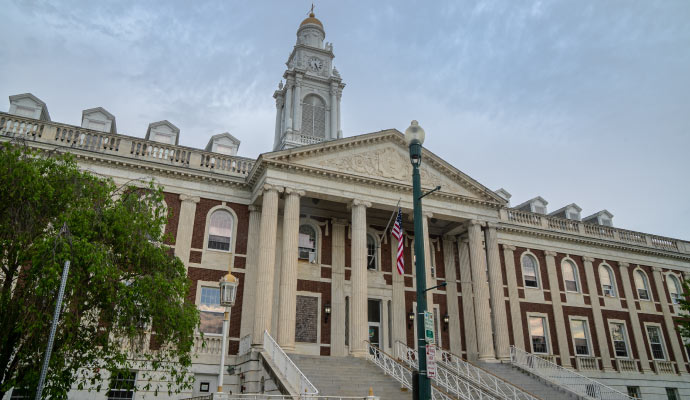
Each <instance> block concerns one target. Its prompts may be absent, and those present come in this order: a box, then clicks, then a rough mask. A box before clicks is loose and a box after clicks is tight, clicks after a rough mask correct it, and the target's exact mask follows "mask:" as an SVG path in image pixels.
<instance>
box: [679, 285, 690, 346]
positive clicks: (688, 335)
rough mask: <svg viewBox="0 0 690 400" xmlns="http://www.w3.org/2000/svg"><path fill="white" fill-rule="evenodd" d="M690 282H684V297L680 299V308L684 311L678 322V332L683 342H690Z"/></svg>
mask: <svg viewBox="0 0 690 400" xmlns="http://www.w3.org/2000/svg"><path fill="white" fill-rule="evenodd" d="M689 299H690V280H686V281H684V282H683V296H681V298H680V308H681V310H683V311H684V313H682V315H681V317H680V318H679V319H678V320H677V321H678V331H679V332H680V335H681V336H682V338H683V340H684V341H686V343H687V341H690V300H689Z"/></svg>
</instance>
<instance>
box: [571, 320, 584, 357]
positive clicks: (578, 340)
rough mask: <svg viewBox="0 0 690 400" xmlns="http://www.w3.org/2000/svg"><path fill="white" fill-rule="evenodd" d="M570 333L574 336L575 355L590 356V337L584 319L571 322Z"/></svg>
mask: <svg viewBox="0 0 690 400" xmlns="http://www.w3.org/2000/svg"><path fill="white" fill-rule="evenodd" d="M570 333H571V335H572V336H573V346H574V347H575V354H576V355H578V356H588V355H589V337H588V332H587V321H585V320H582V319H572V320H570Z"/></svg>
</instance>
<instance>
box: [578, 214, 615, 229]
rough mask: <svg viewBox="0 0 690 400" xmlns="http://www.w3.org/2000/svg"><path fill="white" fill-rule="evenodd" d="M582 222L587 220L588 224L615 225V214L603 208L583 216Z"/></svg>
mask: <svg viewBox="0 0 690 400" xmlns="http://www.w3.org/2000/svg"><path fill="white" fill-rule="evenodd" d="M582 222H585V223H587V224H597V225H601V226H609V227H613V214H611V213H610V212H608V211H606V210H601V211H599V212H598V213H595V214H592V215H590V216H589V217H585V218H583V219H582Z"/></svg>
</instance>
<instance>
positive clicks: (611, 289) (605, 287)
mask: <svg viewBox="0 0 690 400" xmlns="http://www.w3.org/2000/svg"><path fill="white" fill-rule="evenodd" d="M599 280H600V281H601V289H602V292H604V296H608V297H616V288H615V286H614V282H615V280H614V277H613V271H611V268H609V266H608V265H605V264H601V265H600V266H599Z"/></svg>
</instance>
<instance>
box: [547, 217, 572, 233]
mask: <svg viewBox="0 0 690 400" xmlns="http://www.w3.org/2000/svg"><path fill="white" fill-rule="evenodd" d="M547 220H548V221H549V228H554V229H558V230H560V231H565V232H579V231H580V229H579V227H578V221H574V220H572V219H565V218H556V217H547Z"/></svg>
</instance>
